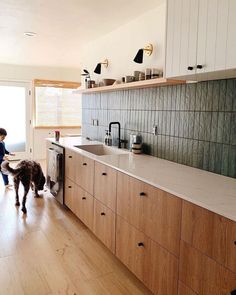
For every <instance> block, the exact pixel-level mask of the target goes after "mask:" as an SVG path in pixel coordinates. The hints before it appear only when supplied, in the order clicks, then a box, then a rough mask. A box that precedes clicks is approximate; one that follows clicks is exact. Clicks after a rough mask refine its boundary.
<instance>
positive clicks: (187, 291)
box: [178, 281, 197, 295]
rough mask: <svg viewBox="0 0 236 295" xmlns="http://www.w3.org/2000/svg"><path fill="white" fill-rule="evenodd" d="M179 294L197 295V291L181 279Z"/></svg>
mask: <svg viewBox="0 0 236 295" xmlns="http://www.w3.org/2000/svg"><path fill="white" fill-rule="evenodd" d="M178 295H197V293H195V292H194V291H193V290H191V289H190V288H188V287H187V286H185V285H184V284H183V283H182V282H180V281H179V289H178Z"/></svg>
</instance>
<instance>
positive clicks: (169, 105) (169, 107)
mask: <svg viewBox="0 0 236 295" xmlns="http://www.w3.org/2000/svg"><path fill="white" fill-rule="evenodd" d="M172 89H173V87H172V86H168V87H167V110H168V111H171V110H172Z"/></svg>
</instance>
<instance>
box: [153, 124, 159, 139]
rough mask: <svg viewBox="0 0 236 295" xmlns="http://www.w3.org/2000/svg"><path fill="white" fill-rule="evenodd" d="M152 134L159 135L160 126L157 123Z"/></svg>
mask: <svg viewBox="0 0 236 295" xmlns="http://www.w3.org/2000/svg"><path fill="white" fill-rule="evenodd" d="M152 134H153V135H155V136H157V135H158V126H157V125H154V126H153V127H152Z"/></svg>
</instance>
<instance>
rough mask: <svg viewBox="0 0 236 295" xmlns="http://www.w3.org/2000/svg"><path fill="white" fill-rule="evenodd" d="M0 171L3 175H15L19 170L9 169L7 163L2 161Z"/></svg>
mask: <svg viewBox="0 0 236 295" xmlns="http://www.w3.org/2000/svg"><path fill="white" fill-rule="evenodd" d="M1 171H2V173H3V174H9V173H10V174H12V175H16V174H18V173H19V172H20V171H19V169H13V168H12V167H10V165H9V162H8V161H4V162H2V164H1Z"/></svg>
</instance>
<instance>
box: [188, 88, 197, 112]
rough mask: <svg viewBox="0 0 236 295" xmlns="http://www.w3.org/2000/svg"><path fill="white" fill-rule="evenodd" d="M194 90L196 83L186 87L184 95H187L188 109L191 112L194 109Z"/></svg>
mask: <svg viewBox="0 0 236 295" xmlns="http://www.w3.org/2000/svg"><path fill="white" fill-rule="evenodd" d="M196 89H197V83H193V84H192V83H191V84H187V85H186V95H188V98H189V109H190V110H192V111H194V110H195V109H196V108H195V105H196Z"/></svg>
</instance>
